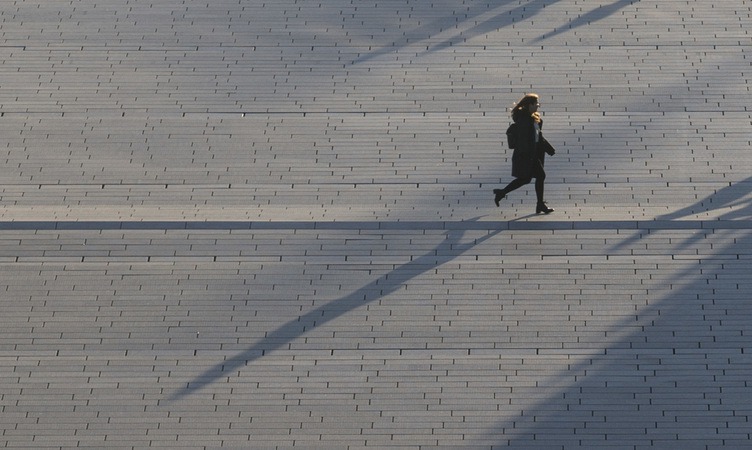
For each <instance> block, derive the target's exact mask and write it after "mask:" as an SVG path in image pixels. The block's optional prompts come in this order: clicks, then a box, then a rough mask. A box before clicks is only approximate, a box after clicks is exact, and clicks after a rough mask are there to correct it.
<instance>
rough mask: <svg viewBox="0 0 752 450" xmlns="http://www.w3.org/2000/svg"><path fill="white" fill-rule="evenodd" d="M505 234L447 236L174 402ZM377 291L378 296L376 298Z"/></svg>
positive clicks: (209, 375)
mask: <svg viewBox="0 0 752 450" xmlns="http://www.w3.org/2000/svg"><path fill="white" fill-rule="evenodd" d="M477 219H478V218H475V219H472V221H476V220H477ZM502 231H503V229H498V230H495V231H493V232H490V233H488V234H486V235H485V236H483V237H481V238H478V239H474V240H473V241H472V242H468V243H460V242H461V240H462V237H463V235H464V231H463V232H461V233H452V232H448V233H446V234H445V236H446V239H445V240H444V241H442V242H441V243H440V244H439V245H438V246H436V247H435V248H434V249H433V250H431V251H429V252H428V253H426V254H424V255H423V256H421V257H419V258H417V259H415V260H412V261H410V262H408V263H406V264H403V265H401V266H399V267H397V268H396V269H394V270H393V271H391V272H389V273H388V274H386V275H383V276H381V277H379V278H378V279H376V280H374V281H372V282H370V283H368V284H367V285H365V286H363V287H361V288H360V289H358V290H356V291H355V292H353V293H351V294H349V295H346V296H344V297H340V298H338V299H336V300H334V301H331V302H328V303H326V304H325V305H322V306H320V307H318V308H316V309H313V310H311V311H309V312H308V313H306V314H304V315H302V316H300V317H296V318H294V319H292V320H290V321H288V322H287V323H285V324H284V325H282V326H280V327H279V328H277V329H276V330H274V331H272V332H271V333H268V334H267V335H266V337H265V338H264V339H262V340H261V341H260V342H258V343H257V344H255V345H253V346H252V347H250V348H248V349H247V350H245V351H243V352H242V353H239V354H237V355H235V356H233V357H231V358H229V359H226V360H224V361H222V362H220V363H217V364H216V365H214V366H213V367H211V368H209V369H208V370H206V371H205V372H204V373H202V374H201V375H199V376H198V377H196V378H195V379H194V380H193V381H191V382H189V383H188V385H187V386H186V387H185V388H184V389H182V390H180V391H178V392H176V393H175V394H173V395H172V396H171V400H177V399H180V398H183V397H185V396H187V395H190V394H191V393H193V392H196V391H198V390H200V389H202V388H204V387H206V386H208V385H210V384H212V383H213V382H214V381H216V380H217V379H219V378H221V377H222V376H226V375H227V374H228V373H230V372H232V371H234V370H237V369H238V368H240V367H242V366H245V365H247V364H248V363H250V362H253V361H255V360H257V359H259V358H261V357H263V356H264V355H265V354H267V353H268V352H271V351H274V350H277V349H280V348H281V347H282V346H283V345H286V344H289V343H290V342H292V341H293V340H294V339H296V338H298V337H300V336H302V335H303V334H305V333H307V332H308V331H310V330H312V329H313V328H316V327H319V326H322V325H324V324H326V323H328V322H330V321H332V320H334V319H336V318H338V317H340V316H342V315H343V314H345V313H346V312H348V311H352V310H354V309H356V308H358V307H361V306H363V305H367V304H368V303H371V302H373V301H376V300H378V299H380V298H383V297H385V296H387V295H389V294H391V293H393V292H395V291H397V290H398V289H399V288H400V287H402V286H403V285H404V283H406V282H408V281H409V280H411V279H413V278H415V277H417V276H419V275H421V274H423V273H426V272H427V271H429V270H431V269H433V268H435V267H437V266H440V265H442V264H444V263H447V262H449V261H451V260H453V259H454V258H456V257H457V256H459V255H461V254H463V253H464V252H466V251H468V250H470V249H471V248H473V247H475V246H477V245H480V244H481V243H483V242H484V241H486V240H488V239H490V238H492V237H493V236H495V235H497V234H499V233H501V232H502ZM375 291H376V292H379V293H378V295H376V296H374V295H373V293H374V292H375Z"/></svg>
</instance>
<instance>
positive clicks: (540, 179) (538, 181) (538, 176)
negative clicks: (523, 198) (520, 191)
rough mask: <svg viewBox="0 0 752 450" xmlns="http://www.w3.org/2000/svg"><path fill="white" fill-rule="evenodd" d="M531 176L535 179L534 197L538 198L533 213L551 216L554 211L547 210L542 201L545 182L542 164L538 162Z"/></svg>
mask: <svg viewBox="0 0 752 450" xmlns="http://www.w3.org/2000/svg"><path fill="white" fill-rule="evenodd" d="M533 176H534V177H535V196H536V197H537V198H538V204H537V205H536V207H535V213H536V214H540V213H544V214H551V213H552V212H554V210H553V209H552V208H549V207H548V206H547V205H546V202H545V201H544V200H543V183H544V182H545V181H546V171H545V170H543V164H541V162H540V161H538V162H537V163H536V164H535V168H534V170H533Z"/></svg>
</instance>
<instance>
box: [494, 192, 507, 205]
mask: <svg viewBox="0 0 752 450" xmlns="http://www.w3.org/2000/svg"><path fill="white" fill-rule="evenodd" d="M493 193H494V194H495V195H496V196H495V197H494V203H496V207H498V206H499V202H500V201H501V199H503V198H504V197H506V196H507V194H505V193H504V191H503V190H501V189H494V190H493Z"/></svg>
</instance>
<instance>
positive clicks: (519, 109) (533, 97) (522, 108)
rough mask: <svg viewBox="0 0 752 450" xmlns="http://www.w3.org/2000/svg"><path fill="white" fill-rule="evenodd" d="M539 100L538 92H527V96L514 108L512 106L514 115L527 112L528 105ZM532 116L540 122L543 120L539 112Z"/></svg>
mask: <svg viewBox="0 0 752 450" xmlns="http://www.w3.org/2000/svg"><path fill="white" fill-rule="evenodd" d="M538 100H540V96H539V95H538V94H533V93H530V94H525V96H524V97H522V98H521V99H520V101H518V102H517V104H516V105H514V108H512V117H514V116H515V115H518V114H527V107H528V106H530V105H534V104H536V103H538ZM530 117H532V118H533V120H534V121H536V122H538V123H540V121H541V117H540V114H538V113H537V112H536V113H533V114H531V115H530Z"/></svg>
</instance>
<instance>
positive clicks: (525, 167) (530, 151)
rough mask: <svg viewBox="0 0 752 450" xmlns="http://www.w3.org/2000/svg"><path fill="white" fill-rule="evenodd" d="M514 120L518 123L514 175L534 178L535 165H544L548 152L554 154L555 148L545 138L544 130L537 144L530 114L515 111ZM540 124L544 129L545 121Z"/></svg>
mask: <svg viewBox="0 0 752 450" xmlns="http://www.w3.org/2000/svg"><path fill="white" fill-rule="evenodd" d="M512 120H514V123H516V124H517V127H516V133H517V136H516V139H515V141H516V146H515V149H514V152H513V153H512V176H513V177H515V178H532V177H533V173H534V171H533V168H534V167H535V165H536V164H540V166H541V167H543V163H544V162H545V159H546V153H548V154H549V155H553V154H554V152H555V150H554V148H553V147H552V146H551V144H549V143H548V141H546V140H545V139H544V138H543V133H542V132H541V133H540V134H539V138H538V143H537V144H536V142H535V124H534V120H533V118H532V117H531V116H530V115H529V114H527V113H525V112H522V111H515V114H514V115H513V116H512ZM538 125H539V128H540V129H541V130H543V121H541V122H540V123H539V124H538Z"/></svg>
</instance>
